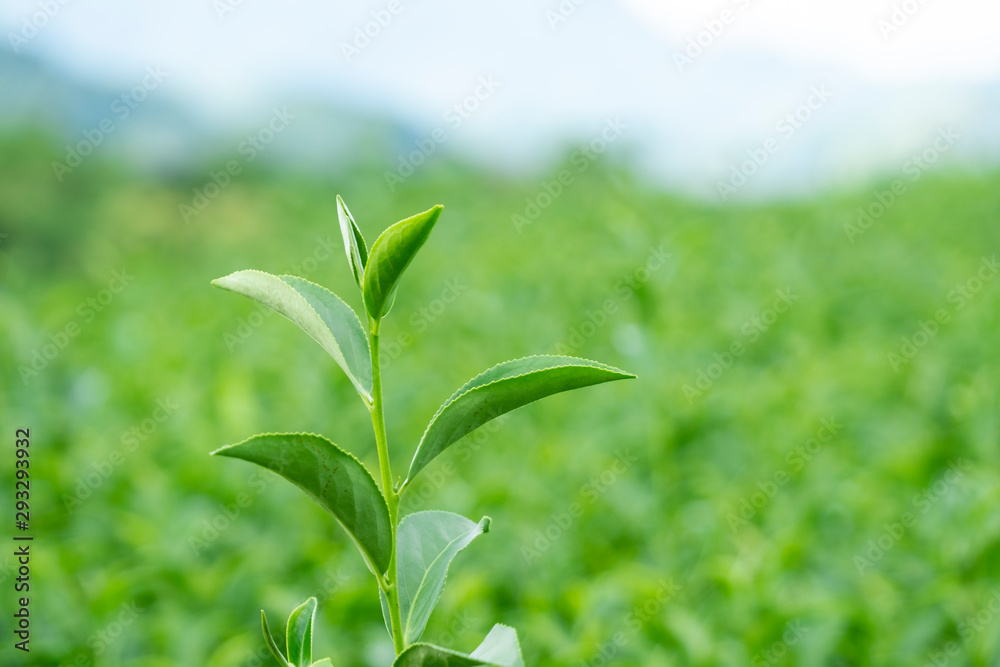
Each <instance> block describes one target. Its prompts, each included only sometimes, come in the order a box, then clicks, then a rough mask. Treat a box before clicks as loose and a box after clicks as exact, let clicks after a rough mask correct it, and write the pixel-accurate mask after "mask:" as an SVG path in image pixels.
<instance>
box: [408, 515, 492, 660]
mask: <svg viewBox="0 0 1000 667" xmlns="http://www.w3.org/2000/svg"><path fill="white" fill-rule="evenodd" d="M430 513H434V514H452V515H454V516H457V517H461V518H463V519H465V520H466V521H469V522H471V521H472V520H471V519H467V518H466V517H464V516H462V515H461V514H458V513H456V512H448V511H445V510H424V511H422V512H414V513H413V514H407V515H406V516H405V517H403V519H408V518H409V517H411V516H417V515H418V514H430ZM403 519H400V521H399V522H400V524H402V522H403ZM492 523H493V519H491V518H490V517H488V516H484V517H483V518H482V519H480V520H479V523H477V524H476V527H477V528H479V532H478V533H477V534H476V535H475V536H473V538H472V539H476V538H477V537H479V536H480V535H485V534H487V533H488V532H490V525H491V524H492ZM397 531H398V528H397ZM469 532H472V531H471V530H470V531H469ZM467 534H468V533H465V534H463V535H460V536H458V537H456V538H455V539H453V540H451V541H450V542H448V544H447V545H445V548H444V549H442V550H441V553H439V554H438V555H437V556H435V557H434V560H432V561H431V562H430V565H428V567H427V568H426V569H425V570H424V576H423V577H421V578H420V584H419V585H418V586H417V590H416V592H415V593H414V594H413V596H412V597H411V598H410V608H411V609H412V608H413V601H414V600H416V599H417V595H418V594H419V593H420V591H422V590H423V589H424V584H425V583H426V582H427V573H428V572H429V571H430V569H431V567H432V566H433V565H434V564H435V563H437V562H438V561H439V560H440V559H441V557H442V556H443V555H444V553H445V551H447V550H448V547H450V546H451V545H452V544H454V543H455V542H458V541H459V540H461V539H462V538H463V537H465V535H467ZM470 544H471V543H470ZM466 546H469V545H466ZM463 550H464V549H460V550H459V551H463ZM397 567H398V565H397ZM450 569H451V565H450V564H449V566H448V567H447V568H445V573H444V580H443V582H442V586H441V592H440V593H438V596H437V599H435V600H434V602H433V603H432V604H431V609H434V607H436V606H437V603H438V601H439V600H440V599H441V595H442V593H444V586H445V585H447V583H448V571H449V570H450ZM396 579H397V580H398V579H399V573H398V572H397V574H396ZM411 618H413V615H412V614H407V616H406V623H404V624H403V637H404V638H405V639H407V640H408V639H409V636H410V619H411Z"/></svg>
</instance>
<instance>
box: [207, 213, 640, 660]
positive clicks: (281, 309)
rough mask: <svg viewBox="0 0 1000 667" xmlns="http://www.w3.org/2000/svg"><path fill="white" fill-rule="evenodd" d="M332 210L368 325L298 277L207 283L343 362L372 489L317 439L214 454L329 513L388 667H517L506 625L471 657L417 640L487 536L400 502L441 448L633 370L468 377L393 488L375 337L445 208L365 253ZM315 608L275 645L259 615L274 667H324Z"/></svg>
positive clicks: (502, 369)
mask: <svg viewBox="0 0 1000 667" xmlns="http://www.w3.org/2000/svg"><path fill="white" fill-rule="evenodd" d="M337 205H338V209H337V211H338V217H339V219H340V229H341V233H342V235H343V238H344V247H345V249H346V251H347V262H348V265H349V266H350V269H351V272H352V273H353V274H354V280H355V282H356V283H357V285H358V288H359V289H360V290H361V295H362V298H363V301H364V308H365V320H366V321H367V327H364V326H362V323H361V320H359V319H358V317H357V315H356V314H355V313H354V310H353V309H352V308H351V307H350V306H348V305H347V304H346V303H344V302H343V301H342V300H341V299H340V298H339V297H337V296H336V295H335V294H333V293H332V292H330V291H329V290H327V289H325V288H324V287H321V286H319V285H316V284H315V283H312V282H309V281H308V280H305V279H303V278H299V277H296V276H287V275H284V276H275V275H271V274H268V273H264V272H262V271H253V270H249V271H237V272H236V273H233V274H231V275H228V276H226V277H224V278H219V279H218V280H215V281H213V282H212V284H213V285H216V286H218V287H222V288H224V289H227V290H231V291H233V292H238V293H239V294H243V295H246V296H249V297H251V298H253V299H256V300H257V301H259V302H261V303H263V304H264V305H266V306H268V307H269V308H272V309H273V310H275V311H277V312H278V313H281V314H282V315H284V316H285V317H287V318H288V319H289V320H291V321H292V322H294V323H295V324H297V325H298V326H299V327H300V328H301V329H302V330H303V331H305V332H306V333H307V334H309V335H310V336H311V337H312V338H313V339H314V340H315V341H316V342H317V343H319V344H320V345H321V346H322V347H323V349H325V350H326V351H327V352H328V353H329V354H330V356H332V357H333V359H334V361H336V362H337V364H338V365H339V366H340V367H341V369H343V371H344V372H345V373H346V374H347V377H348V378H349V379H350V381H351V383H352V384H353V385H354V387H355V389H357V392H358V394H359V395H360V396H361V400H362V401H363V402H364V404H365V407H367V408H368V410H369V412H370V413H371V418H372V427H373V428H374V431H375V442H376V446H377V449H378V460H379V472H380V474H381V481H382V484H381V490H380V489H379V486H378V485H377V484H376V483H375V479H374V478H373V477H372V475H371V473H369V472H368V470H367V469H366V468H365V466H364V465H363V464H362V463H361V462H360V461H359V460H358V459H357V458H355V457H354V456H353V455H351V454H350V453H348V452H347V451H345V450H343V449H341V448H340V447H338V446H337V445H335V444H333V443H332V442H330V441H329V440H327V439H326V438H324V437H322V436H319V435H312V434H308V433H280V434H274V433H268V434H262V435H256V436H254V437H252V438H250V439H248V440H245V441H243V442H241V443H238V444H235V445H229V446H227V447H223V448H221V449H219V450H217V451H215V452H212V453H213V454H217V455H219V456H228V457H232V458H237V459H243V460H245V461H250V462H252V463H256V464H257V465H259V466H262V467H264V468H267V469H268V470H271V471H273V472H275V473H277V474H279V475H281V476H282V477H284V478H285V479H287V480H289V481H290V482H292V483H293V484H295V485H296V486H298V487H299V488H301V489H302V490H303V491H305V492H306V494H308V495H309V496H310V497H311V498H312V499H313V500H315V501H316V502H317V503H319V504H320V505H321V506H322V507H323V508H325V509H326V510H327V511H328V512H330V514H332V515H333V517H334V519H336V520H337V523H339V524H340V525H341V527H342V528H343V529H344V530H345V531H346V532H347V534H348V536H349V537H350V538H351V540H352V541H353V542H354V544H355V545H356V546H357V547H358V550H359V551H360V552H361V557H362V558H363V559H364V561H365V563H366V564H367V566H368V569H369V570H371V572H372V574H373V575H374V576H375V579H376V580H377V582H378V588H379V598H380V601H381V604H382V614H383V617H384V618H385V625H386V629H387V630H388V632H389V634H390V636H391V637H392V641H393V644H394V646H395V652H396V659H395V662H394V663H393V665H394V666H396V667H422V666H431V665H435V666H438V667H465V666H475V665H487V666H493V667H523V665H524V662H523V659H522V657H521V649H520V646H519V644H518V640H517V634H516V632H515V631H514V630H513V629H512V628H509V627H507V626H505V625H501V624H497V625H495V626H494V627H493V629H492V630H491V631H490V633H489V634H488V635H487V636H486V638H485V639H484V640H483V642H482V644H480V645H479V647H478V648H477V649H476V650H475V651H473V652H472V653H471V654H468V655H466V654H463V653H459V652H456V651H454V650H451V649H447V648H442V647H439V646H433V645H431V644H427V643H421V642H420V641H419V640H420V636H421V634H422V633H423V631H424V627H425V626H426V625H427V621H428V619H429V618H430V615H431V611H432V610H433V609H434V606H435V605H436V604H437V601H438V599H439V598H440V596H441V591H442V589H443V588H444V583H445V578H446V576H447V573H448V567H449V565H450V564H451V561H452V560H453V559H454V558H455V556H456V554H458V552H459V551H461V550H462V549H464V548H465V547H466V546H468V545H469V544H470V543H471V542H472V541H473V540H474V539H476V538H477V537H478V536H480V535H482V534H483V533H486V532H488V531H489V528H490V519H489V517H484V518H483V519H482V520H481V521H479V522H478V523H476V522H474V521H470V520H469V519H466V518H464V517H462V516H459V515H457V514H452V513H450V512H441V511H425V512H416V513H414V514H410V515H408V516H405V517H403V518H402V519H400V517H399V502H400V497H401V496H402V495H403V493H405V492H406V489H407V488H408V487H409V486H410V484H411V483H412V481H413V479H414V477H416V475H417V474H419V473H420V471H421V470H423V469H424V467H426V466H427V464H428V463H430V462H431V461H432V460H433V459H434V458H435V457H436V456H437V455H438V454H440V453H441V452H443V451H444V450H445V449H447V448H448V447H450V446H451V445H453V444H454V443H455V442H457V441H458V440H460V439H461V438H462V437H463V436H465V435H467V434H468V433H470V432H471V431H473V430H475V429H476V428H478V427H480V426H482V425H483V424H485V423H487V422H489V421H490V420H492V419H495V418H497V417H499V416H501V415H503V414H504V413H507V412H510V411H511V410H514V409H516V408H519V407H521V406H522V405H526V404H528V403H531V402H533V401H537V400H538V399H540V398H544V397H546V396H549V395H552V394H555V393H558V392H562V391H567V390H569V389H578V388H580V387H586V386H589V385H594V384H600V383H602V382H609V381H611V380H621V379H625V378H631V377H635V376H633V375H631V374H629V373H626V372H624V371H621V370H618V369H616V368H612V367H611V366H606V365H604V364H600V363H597V362H595V361H587V360H585V359H577V358H574V357H563V356H553V355H543V356H532V357H525V358H523V359H515V360H513V361H507V362H504V363H502V364H499V365H497V366H494V367H493V368H490V369H488V370H486V371H484V372H483V373H481V374H479V375H477V376H476V377H474V378H472V379H471V380H469V381H468V382H467V383H466V384H465V385H463V386H462V387H461V388H460V389H459V390H458V391H456V392H455V393H454V394H453V395H452V396H451V398H449V399H448V400H447V401H445V402H444V404H443V405H442V406H441V407H440V408H439V409H438V411H437V413H436V414H435V415H434V416H433V417H432V418H431V420H430V423H429V424H428V426H427V429H426V430H425V431H424V434H423V437H421V439H420V442H419V443H418V444H417V447H416V452H415V453H414V455H413V460H412V462H411V463H410V468H409V471H408V472H407V475H406V478H405V479H403V480H402V481H399V482H397V483H396V484H393V482H392V479H393V478H392V471H391V469H390V467H389V445H388V442H387V441H386V434H385V416H384V414H383V402H382V377H381V371H380V368H379V332H380V330H381V326H382V320H383V318H384V317H385V316H386V315H387V314H388V313H389V310H390V309H391V308H392V304H393V302H394V300H395V297H396V290H397V288H398V287H399V282H400V278H401V277H402V275H403V272H404V271H405V270H406V268H407V267H408V266H409V265H410V262H412V261H413V258H414V257H415V256H416V254H417V251H418V250H419V249H420V248H421V246H423V244H424V242H425V241H426V240H427V237H428V236H429V235H430V233H431V230H432V229H433V228H434V225H435V223H436V222H437V220H438V217H439V216H440V215H441V210H442V207H441V206H435V207H434V208H432V209H430V210H429V211H425V212H423V213H420V214H417V215H415V216H413V217H411V218H407V219H405V220H402V221H400V222H397V223H396V224H394V225H392V226H390V227H389V228H388V229H386V230H385V231H384V232H383V233H382V235H381V236H379V237H378V239H376V241H375V243H374V244H373V245H372V247H371V250H370V251H369V249H368V246H367V245H366V244H365V240H364V238H363V237H362V235H361V231H360V230H359V229H358V226H357V225H356V224H355V222H354V218H353V217H352V216H351V213H350V211H348V209H347V206H346V205H345V204H344V202H343V200H342V199H341V198H340V197H337ZM315 613H316V598H309V599H308V600H307V601H306V602H305V603H303V604H302V605H301V606H299V607H298V608H296V609H295V610H294V611H293V612H292V613H291V615H290V616H289V617H288V624H287V628H286V642H285V651H284V652H282V650H281V649H280V648H279V647H278V643H277V642H276V641H275V640H274V637H273V636H272V634H271V631H270V628H269V627H268V623H267V616H266V615H265V614H264V612H263V610H262V611H261V626H262V629H263V633H264V640H265V641H266V642H267V645H268V647H269V648H270V651H271V653H272V654H273V655H274V658H275V660H277V661H278V663H279V664H280V665H282V666H283V667H309V666H313V667H316V666H320V667H322V666H324V665H325V666H327V667H332V663H331V662H330V659H329V658H325V659H322V660H318V661H316V662H313V656H312V633H313V623H314V619H315Z"/></svg>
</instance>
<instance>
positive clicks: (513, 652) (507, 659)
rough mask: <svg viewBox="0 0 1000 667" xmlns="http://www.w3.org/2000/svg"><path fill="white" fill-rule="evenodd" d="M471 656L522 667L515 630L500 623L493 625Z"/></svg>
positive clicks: (509, 666)
mask: <svg viewBox="0 0 1000 667" xmlns="http://www.w3.org/2000/svg"><path fill="white" fill-rule="evenodd" d="M471 657H473V658H479V659H480V660H487V661H489V662H491V663H496V664H498V665H501V666H502V667H524V658H523V657H521V644H520V643H518V641H517V631H516V630H514V628H511V627H509V626H506V625H503V624H502V623H497V624H496V625H494V626H493V629H492V630H490V634H488V635H486V639H484V640H483V643H482V644H480V645H479V648H477V649H476V650H475V651H473V652H472V656H471Z"/></svg>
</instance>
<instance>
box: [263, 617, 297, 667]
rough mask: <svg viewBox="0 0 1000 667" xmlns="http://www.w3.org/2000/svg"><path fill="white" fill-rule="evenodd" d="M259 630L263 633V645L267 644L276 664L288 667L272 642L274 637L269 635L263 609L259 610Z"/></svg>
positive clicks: (275, 644)
mask: <svg viewBox="0 0 1000 667" xmlns="http://www.w3.org/2000/svg"><path fill="white" fill-rule="evenodd" d="M260 630H261V632H263V633H264V643H265V644H267V648H268V650H270V651H271V655H273V656H274V659H275V660H277V661H278V664H279V665H281V667H290V666H289V664H288V661H287V660H285V656H283V655H282V654H281V649H279V648H278V644H277V642H275V641H274V637H273V636H272V635H271V628H269V627H267V615H266V614H265V613H264V610H263V609H261V610H260Z"/></svg>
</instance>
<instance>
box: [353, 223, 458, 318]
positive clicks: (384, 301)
mask: <svg viewBox="0 0 1000 667" xmlns="http://www.w3.org/2000/svg"><path fill="white" fill-rule="evenodd" d="M443 208H444V207H442V206H435V207H434V208H432V209H430V210H428V211H424V212H423V213H418V214H417V215H415V216H413V217H412V218H407V219H406V220H400V221H399V222H397V223H396V224H394V225H391V226H390V227H389V228H388V229H386V230H385V231H384V232H382V234H381V236H379V237H378V238H377V239H376V240H375V243H373V244H372V249H371V253H370V254H369V255H368V263H367V265H366V266H365V275H364V283H363V286H362V291H363V292H364V297H365V308H366V309H367V310H368V314H369V315H370V316H371V318H372V319H374V320H380V319H382V316H383V315H385V313H386V311H387V310H388V307H389V306H391V301H392V297H393V295H394V293H395V291H396V288H397V287H399V279H400V276H402V274H403V271H405V270H406V267H408V266H409V265H410V262H412V261H413V258H414V257H415V256H416V254H417V251H418V250H420V247H421V246H422V245H423V244H424V241H426V240H427V237H428V236H429V235H430V233H431V230H432V229H433V228H434V223H436V222H437V219H438V217H439V216H440V215H441V210H442V209H443Z"/></svg>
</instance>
